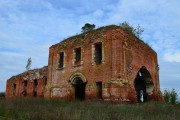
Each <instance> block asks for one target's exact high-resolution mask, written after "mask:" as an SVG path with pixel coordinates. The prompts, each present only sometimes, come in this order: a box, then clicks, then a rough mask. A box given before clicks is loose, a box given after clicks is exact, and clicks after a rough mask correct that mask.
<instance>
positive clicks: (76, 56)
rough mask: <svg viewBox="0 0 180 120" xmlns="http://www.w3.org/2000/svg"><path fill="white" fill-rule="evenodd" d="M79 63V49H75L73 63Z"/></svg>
mask: <svg viewBox="0 0 180 120" xmlns="http://www.w3.org/2000/svg"><path fill="white" fill-rule="evenodd" d="M80 61H81V48H76V49H75V63H80Z"/></svg>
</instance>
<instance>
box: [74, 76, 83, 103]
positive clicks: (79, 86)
mask: <svg viewBox="0 0 180 120" xmlns="http://www.w3.org/2000/svg"><path fill="white" fill-rule="evenodd" d="M72 85H73V87H74V90H75V99H79V100H84V99H85V87H86V83H84V81H83V80H82V79H81V78H80V77H75V78H74V79H73V83H72Z"/></svg>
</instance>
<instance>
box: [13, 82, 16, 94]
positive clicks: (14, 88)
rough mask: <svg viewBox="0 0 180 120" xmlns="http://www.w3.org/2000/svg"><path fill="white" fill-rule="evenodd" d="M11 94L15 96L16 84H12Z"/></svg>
mask: <svg viewBox="0 0 180 120" xmlns="http://www.w3.org/2000/svg"><path fill="white" fill-rule="evenodd" d="M13 96H16V84H13Z"/></svg>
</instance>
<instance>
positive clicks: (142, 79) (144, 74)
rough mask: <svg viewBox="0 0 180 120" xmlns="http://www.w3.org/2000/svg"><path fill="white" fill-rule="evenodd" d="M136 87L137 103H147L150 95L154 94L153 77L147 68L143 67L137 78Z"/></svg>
mask: <svg viewBox="0 0 180 120" xmlns="http://www.w3.org/2000/svg"><path fill="white" fill-rule="evenodd" d="M134 87H135V90H136V95H137V101H138V102H146V101H147V98H148V95H151V94H152V93H153V89H154V84H153V82H152V77H151V75H150V73H149V71H148V70H147V69H146V67H144V66H143V67H142V68H141V69H140V70H139V71H138V73H137V76H136V78H135V81H134Z"/></svg>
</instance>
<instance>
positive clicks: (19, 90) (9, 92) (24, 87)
mask: <svg viewBox="0 0 180 120" xmlns="http://www.w3.org/2000/svg"><path fill="white" fill-rule="evenodd" d="M46 84H47V66H46V67H43V68H41V69H34V70H29V71H26V72H24V73H21V74H19V75H16V76H13V77H11V78H10V79H9V80H7V84H6V98H11V97H44V90H45V86H46Z"/></svg>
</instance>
